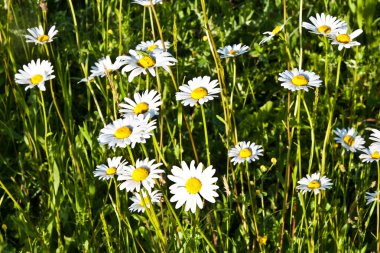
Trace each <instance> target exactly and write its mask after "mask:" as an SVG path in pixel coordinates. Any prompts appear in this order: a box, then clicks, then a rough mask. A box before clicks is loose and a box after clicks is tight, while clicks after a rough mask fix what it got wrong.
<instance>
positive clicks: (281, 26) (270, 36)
mask: <svg viewBox="0 0 380 253" xmlns="http://www.w3.org/2000/svg"><path fill="white" fill-rule="evenodd" d="M289 19H290V18H288V19H287V20H286V21H285V23H284V24H282V25H278V26H276V27H275V28H274V29H273V30H272V31H271V32H270V31H268V32H264V33H263V34H268V35H269V36H267V37H265V38H264V39H262V40H261V41H260V43H259V45H262V44H264V43H265V42H267V41H269V40H271V39H272V38H273V37H274V36H276V35H277V34H278V33H279V32H281V31H282V29H284V26H285V25H286V23H288V21H289Z"/></svg>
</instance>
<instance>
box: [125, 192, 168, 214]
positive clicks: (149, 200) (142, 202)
mask: <svg viewBox="0 0 380 253" xmlns="http://www.w3.org/2000/svg"><path fill="white" fill-rule="evenodd" d="M141 196H142V198H141ZM161 197H162V194H161V193H160V192H159V191H158V190H155V191H152V192H151V191H140V192H135V193H134V194H133V197H131V200H132V202H133V203H132V204H131V205H130V206H129V208H128V209H129V210H130V211H131V212H138V213H143V212H145V209H146V208H150V204H154V203H159V202H160V200H161Z"/></svg>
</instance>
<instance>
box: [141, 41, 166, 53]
mask: <svg viewBox="0 0 380 253" xmlns="http://www.w3.org/2000/svg"><path fill="white" fill-rule="evenodd" d="M164 44H165V48H164V47H163V45H162V41H161V40H157V41H154V40H149V41H141V43H140V44H138V45H137V46H136V50H142V51H145V52H148V53H151V52H153V50H161V51H166V50H167V49H168V48H169V47H170V42H168V41H165V42H164Z"/></svg>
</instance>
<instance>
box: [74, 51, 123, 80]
mask: <svg viewBox="0 0 380 253" xmlns="http://www.w3.org/2000/svg"><path fill="white" fill-rule="evenodd" d="M121 66H122V64H121V62H120V61H119V60H117V59H116V61H115V63H112V61H111V58H110V57H109V56H108V55H107V56H106V57H103V58H100V59H99V60H98V61H97V62H95V66H92V67H91V75H90V76H89V77H88V78H83V79H82V80H80V81H79V82H78V83H81V82H88V81H91V80H92V79H94V78H95V77H98V76H100V77H104V76H105V75H107V74H109V73H111V72H113V71H115V70H118V69H119V68H120V67H121Z"/></svg>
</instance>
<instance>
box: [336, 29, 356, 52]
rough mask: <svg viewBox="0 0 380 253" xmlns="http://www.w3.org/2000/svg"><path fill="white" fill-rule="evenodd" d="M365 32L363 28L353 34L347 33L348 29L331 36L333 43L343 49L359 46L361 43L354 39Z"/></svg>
mask: <svg viewBox="0 0 380 253" xmlns="http://www.w3.org/2000/svg"><path fill="white" fill-rule="evenodd" d="M362 32H363V30H362V29H358V30H356V31H354V32H353V33H351V34H348V33H347V29H344V30H340V31H339V32H338V33H337V34H335V35H331V36H329V37H330V39H331V41H332V42H331V45H338V50H339V51H340V50H342V49H343V48H350V47H353V46H359V45H360V43H359V42H357V41H353V40H354V39H355V38H356V37H358V36H359V35H360V34H361V33H362Z"/></svg>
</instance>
